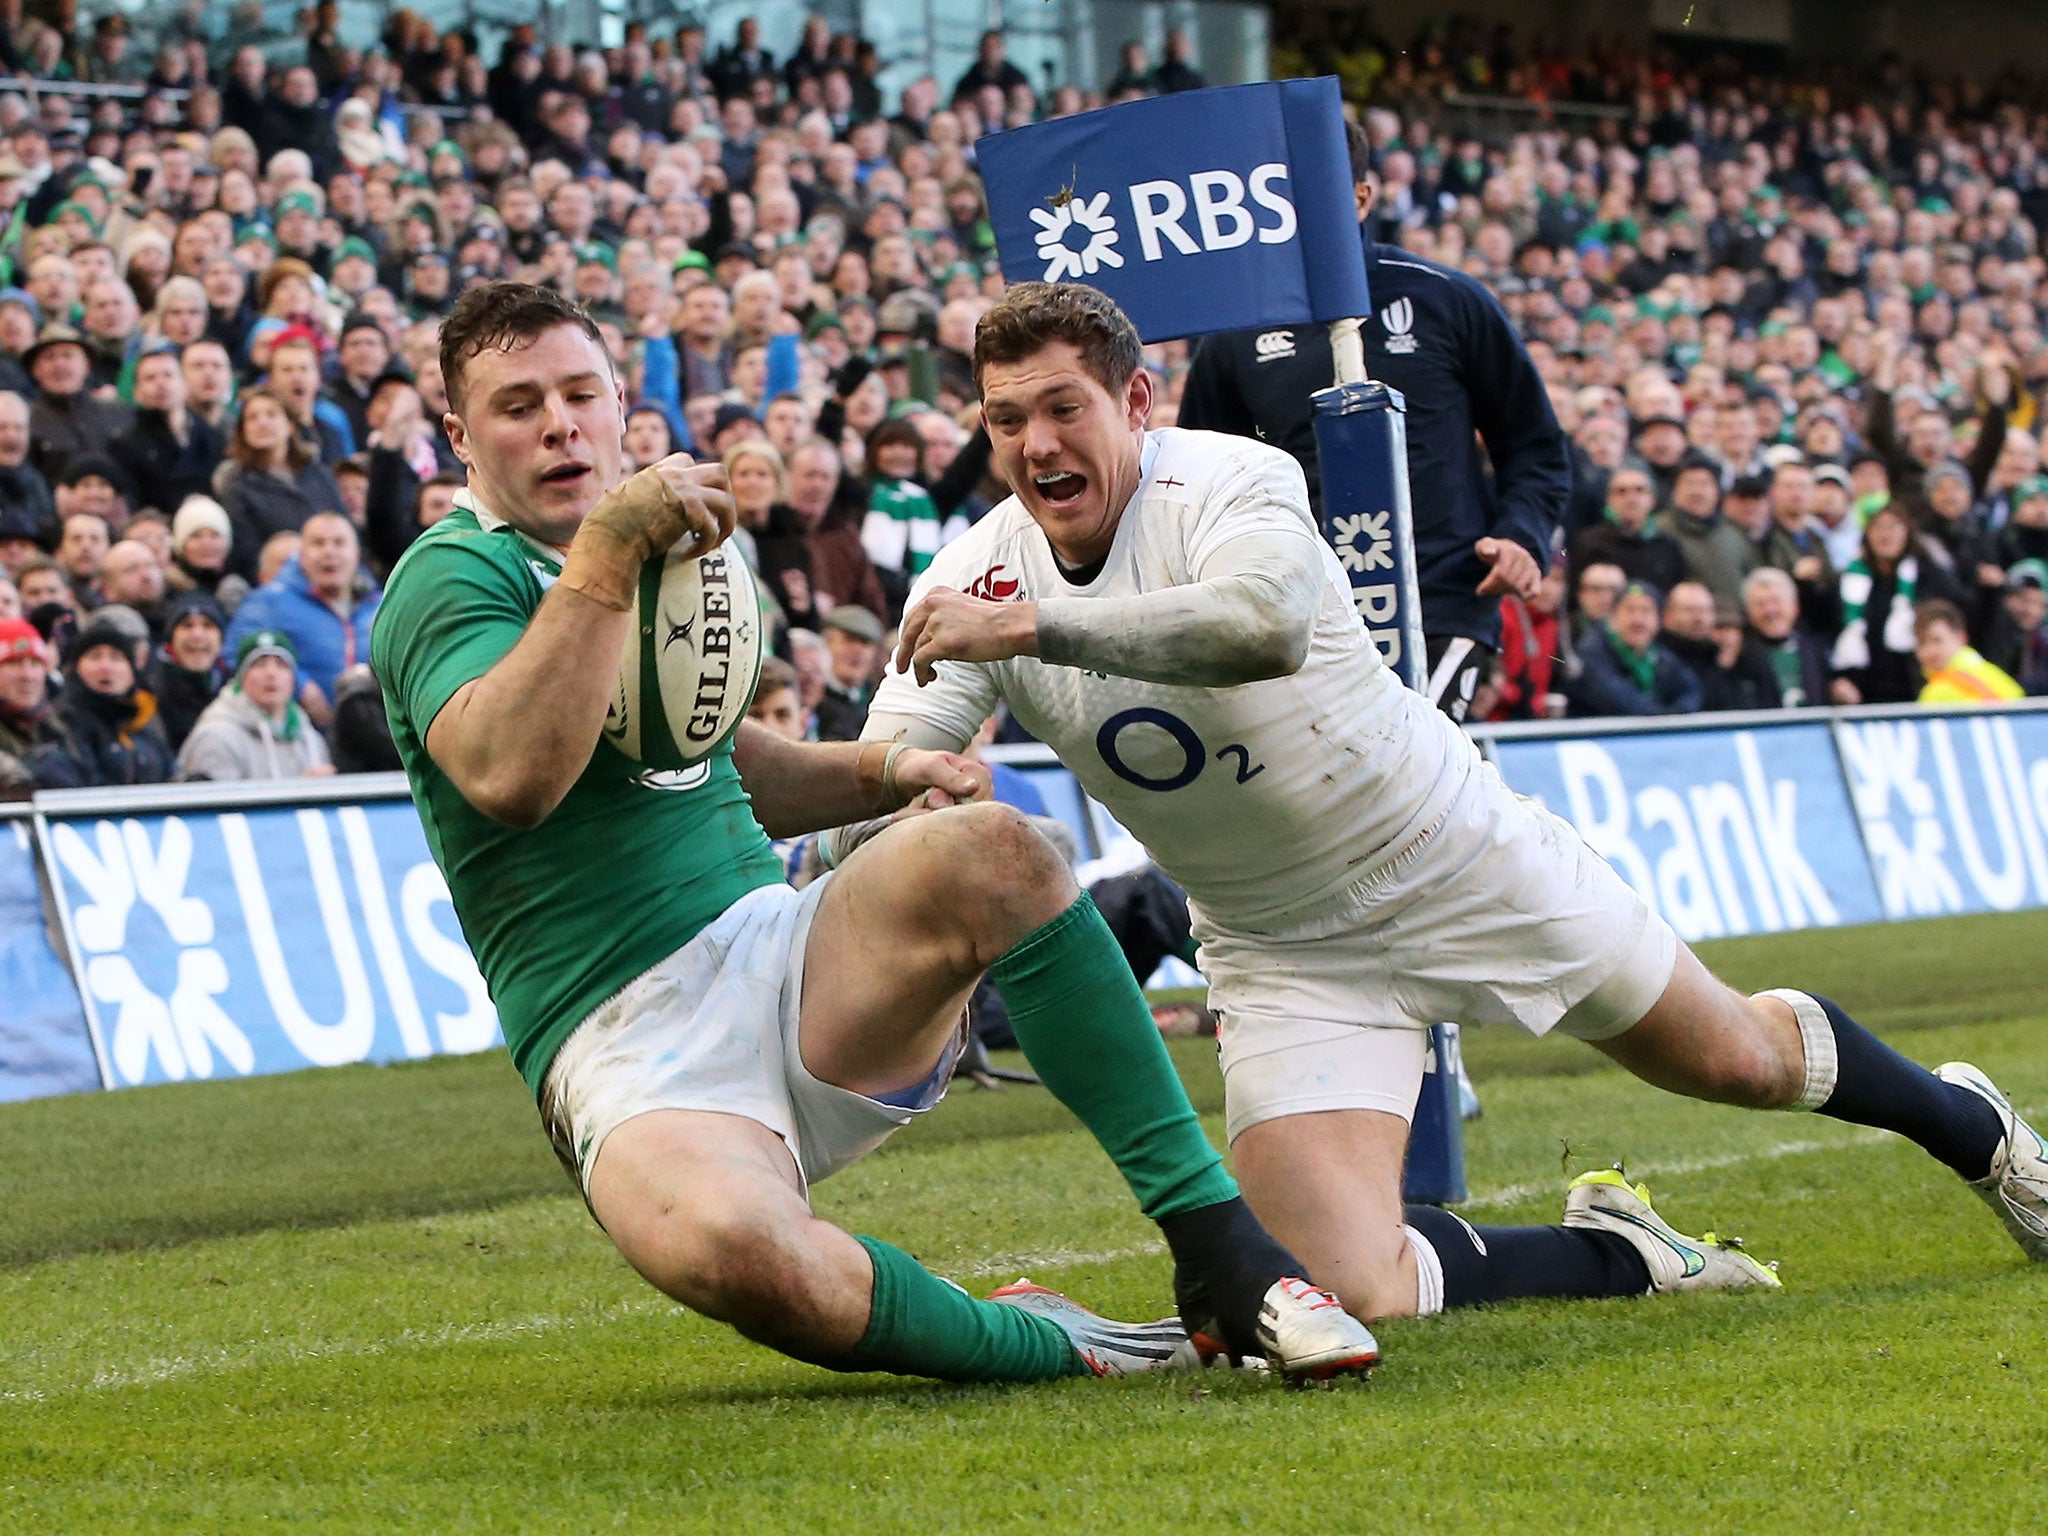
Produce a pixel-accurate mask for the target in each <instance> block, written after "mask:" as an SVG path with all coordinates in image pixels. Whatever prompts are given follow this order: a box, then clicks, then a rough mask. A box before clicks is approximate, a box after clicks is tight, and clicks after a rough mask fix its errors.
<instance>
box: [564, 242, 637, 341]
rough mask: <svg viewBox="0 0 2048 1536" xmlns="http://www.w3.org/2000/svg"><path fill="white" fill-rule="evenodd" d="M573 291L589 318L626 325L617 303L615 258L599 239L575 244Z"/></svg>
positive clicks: (621, 309)
mask: <svg viewBox="0 0 2048 1536" xmlns="http://www.w3.org/2000/svg"><path fill="white" fill-rule="evenodd" d="M574 293H575V296H576V300H577V302H578V303H580V304H581V305H582V306H583V307H584V308H585V309H587V310H589V311H590V315H591V318H592V319H594V320H600V321H604V320H609V321H610V322H611V323H612V324H614V325H621V326H622V325H624V324H626V312H625V310H624V309H623V308H621V307H620V304H619V258H618V256H617V255H616V254H615V253H614V252H613V250H612V248H611V247H610V246H608V245H606V244H605V243H604V242H603V241H601V240H585V241H583V242H582V243H581V244H580V245H578V246H577V247H576V276H575V279H574Z"/></svg>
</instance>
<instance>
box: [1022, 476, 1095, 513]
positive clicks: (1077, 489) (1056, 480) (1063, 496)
mask: <svg viewBox="0 0 2048 1536" xmlns="http://www.w3.org/2000/svg"><path fill="white" fill-rule="evenodd" d="M1031 486H1032V489H1033V490H1035V491H1037V492H1038V496H1039V499H1040V500H1041V501H1043V502H1045V503H1046V504H1047V505H1048V506H1054V507H1061V506H1065V505H1066V504H1067V503H1069V502H1074V501H1079V500H1080V499H1081V493H1082V492H1084V491H1086V490H1087V489H1088V477H1087V476H1086V475H1077V474H1075V473H1074V472H1073V471H1071V470H1065V469H1062V470H1056V471H1053V472H1051V473H1048V474H1043V475H1033V476H1032V477H1031Z"/></svg>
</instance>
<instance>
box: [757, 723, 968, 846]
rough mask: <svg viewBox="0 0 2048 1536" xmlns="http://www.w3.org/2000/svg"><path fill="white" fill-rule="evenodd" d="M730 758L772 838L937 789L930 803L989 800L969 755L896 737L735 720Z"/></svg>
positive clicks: (880, 810)
mask: <svg viewBox="0 0 2048 1536" xmlns="http://www.w3.org/2000/svg"><path fill="white" fill-rule="evenodd" d="M733 764H734V766H735V767H737V768H738V769H739V772H740V783H741V784H742V785H744V786H745V788H746V791H747V795H748V797H749V798H750V799H751V800H752V801H753V802H754V815H755V817H756V818H757V819H758V820H759V821H760V823H761V826H762V829H763V830H764V831H766V832H767V834H768V835H769V836H770V837H799V836H801V835H803V834H804V833H806V832H821V831H824V830H825V829H826V828H828V827H830V828H837V827H841V826H843V825H844V824H846V823H848V822H859V821H864V820H866V819H867V818H870V817H877V816H879V817H886V816H888V815H890V814H891V813H893V812H895V811H899V810H901V809H902V808H903V807H904V806H906V805H908V804H910V802H911V801H913V800H915V799H917V798H918V797H919V796H921V795H924V794H925V793H926V792H927V791H935V792H936V794H937V796H938V797H939V798H938V799H937V800H936V801H935V803H936V804H940V805H950V804H953V803H956V802H958V801H963V800H986V799H987V798H988V797H989V794H990V792H991V788H990V780H989V771H988V769H987V768H986V767H985V766H983V765H982V764H980V763H977V762H975V761H974V760H973V759H972V758H967V757H961V756H960V755H958V754H957V753H954V752H933V751H927V750H925V749H924V748H922V747H914V746H909V745H907V744H905V743H903V742H900V741H790V740H788V739H787V738H785V737H782V736H778V735H776V734H775V732H773V731H771V730H769V729H768V728H767V727H765V726H761V725H756V724H755V723H754V722H753V721H751V720H746V721H742V722H741V723H740V730H739V735H738V736H737V737H736V738H735V739H734V741H733Z"/></svg>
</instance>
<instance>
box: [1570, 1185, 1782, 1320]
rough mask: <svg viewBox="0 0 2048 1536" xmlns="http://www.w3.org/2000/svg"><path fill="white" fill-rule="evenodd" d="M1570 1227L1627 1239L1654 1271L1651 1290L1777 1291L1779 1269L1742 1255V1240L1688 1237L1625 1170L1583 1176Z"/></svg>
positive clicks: (1574, 1194) (1574, 1190)
mask: <svg viewBox="0 0 2048 1536" xmlns="http://www.w3.org/2000/svg"><path fill="white" fill-rule="evenodd" d="M1564 1224H1565V1225H1566V1226H1568V1227H1583V1228H1588V1229H1591V1230H1593V1231H1598V1232H1612V1233H1614V1234H1616V1235H1617V1236H1620V1237H1624V1238H1627V1239H1628V1241H1629V1243H1630V1245H1631V1246H1632V1247H1634V1249H1635V1250H1636V1252H1637V1253H1639V1254H1641V1255H1642V1256H1643V1263H1644V1264H1645V1265H1646V1266H1647V1267H1648V1269H1649V1271H1650V1289H1651V1290H1653V1291H1656V1292H1659V1293H1662V1292H1665V1291H1747V1290H1752V1289H1766V1290H1777V1289H1778V1288H1779V1280H1778V1276H1777V1274H1776V1273H1775V1270H1774V1268H1771V1267H1766V1266H1765V1265H1762V1264H1759V1263H1757V1261H1756V1260H1755V1259H1752V1258H1751V1257H1750V1256H1749V1255H1748V1254H1746V1253H1744V1252H1743V1251H1742V1242H1741V1240H1740V1239H1739V1238H1721V1237H1716V1236H1715V1235H1714V1234H1713V1233H1711V1232H1709V1233H1707V1234H1706V1236H1704V1237H1687V1236H1686V1235H1685V1234H1684V1233H1683V1232H1680V1231H1678V1230H1677V1229H1676V1228H1675V1227H1673V1226H1672V1225H1671V1224H1670V1223H1669V1222H1667V1221H1665V1220H1664V1218H1663V1217H1661V1216H1659V1215H1658V1214H1657V1213H1656V1211H1655V1210H1653V1209H1652V1208H1651V1206H1650V1191H1649V1189H1648V1188H1647V1187H1645V1186H1644V1185H1641V1184H1630V1183H1629V1181H1628V1178H1627V1176H1626V1175H1624V1174H1623V1173H1622V1171H1621V1170H1620V1169H1619V1168H1613V1169H1603V1170H1601V1171H1600V1172H1598V1173H1582V1174H1580V1175H1579V1176H1578V1177H1577V1178H1576V1179H1573V1180H1572V1183H1571V1188H1570V1189H1569V1190H1567V1191H1566V1193H1565V1200H1564Z"/></svg>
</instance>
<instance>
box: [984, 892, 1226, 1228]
mask: <svg viewBox="0 0 2048 1536" xmlns="http://www.w3.org/2000/svg"><path fill="white" fill-rule="evenodd" d="M989 975H990V976H991V977H993V978H994V979H995V982H996V985H997V986H998V987H1000V988H1001V989H1002V993H1003V1002H1004V1003H1005V1004H1006V1005H1007V1006H1008V1007H1009V1010H1010V1024H1011V1027H1012V1028H1014V1029H1015V1030H1016V1032H1017V1043H1018V1044H1019V1045H1020V1046H1022V1047H1023V1048H1024V1054H1025V1056H1026V1057H1027V1058H1029V1060H1030V1062H1031V1067H1032V1070H1033V1071H1035V1072H1036V1073H1037V1074H1038V1075H1039V1076H1040V1077H1041V1078H1043V1079H1044V1080H1045V1085H1046V1087H1048V1088H1050V1089H1051V1090H1052V1092H1053V1096H1054V1097H1055V1098H1057V1099H1058V1100H1059V1101H1060V1102H1061V1103H1062V1104H1064V1105H1066V1106H1067V1108H1068V1109H1070V1110H1072V1111H1073V1112H1074V1113H1075V1115H1077V1116H1078V1117H1079V1118H1080V1121H1081V1123H1082V1124H1083V1125H1085V1126H1086V1127H1087V1128H1088V1130H1089V1132H1090V1134H1092V1135H1093V1136H1094V1137H1095V1139H1096V1140H1097V1141H1098V1142H1100V1143H1101V1144H1102V1148H1103V1150H1104V1151H1105V1152H1107V1153H1108V1154H1109V1156H1110V1160H1111V1161H1112V1162H1114V1163H1115V1164H1116V1166H1117V1169H1118V1171H1119V1172H1121V1173H1122V1174H1123V1176H1124V1178H1125V1180H1126V1181H1127V1182H1128V1183H1129V1184H1130V1186H1131V1193H1132V1194H1133V1195H1135V1196H1137V1200H1138V1205H1139V1207H1140V1209H1142V1210H1143V1211H1144V1213H1145V1214H1146V1215H1147V1216H1149V1217H1151V1218H1152V1219H1153V1220H1155V1221H1157V1220H1159V1219H1160V1218H1161V1217H1165V1216H1173V1215H1177V1214H1179V1213H1181V1212H1185V1211H1191V1210H1195V1209H1197V1208H1198V1207H1201V1206H1208V1205H1217V1204H1219V1203H1221V1202H1223V1201H1227V1200H1232V1199H1234V1198H1236V1195H1237V1181H1236V1180H1234V1179H1232V1178H1231V1176H1230V1175H1229V1174H1228V1173H1227V1172H1225V1171H1224V1167H1223V1159H1222V1158H1221V1157H1220V1156H1218V1155H1217V1152H1216V1149H1215V1148H1214V1147H1213V1146H1211V1145H1210V1143H1209V1138H1208V1137H1207V1136H1205V1135H1204V1134H1203V1133H1202V1126H1201V1122H1200V1121H1199V1120H1197V1119H1196V1117H1195V1109H1194V1106H1193V1105H1192V1104H1190V1103H1189V1102H1188V1096H1187V1091H1186V1090H1185V1089H1183V1088H1182V1087H1181V1082H1180V1078H1179V1076H1178V1075H1177V1074H1176V1073H1175V1072H1174V1070H1173V1061H1172V1059H1171V1058H1170V1057H1169V1056H1168V1055H1167V1054H1166V1046H1165V1045H1164V1044H1163V1043H1162V1042H1161V1040H1160V1038H1159V1031H1158V1029H1157V1028H1155V1027H1154V1026H1153V1023H1152V1011H1151V1009H1150V1008H1148V1007H1147V1006H1146V1004H1145V995H1144V993H1142V992H1141V991H1139V990H1138V982H1137V979H1136V978H1135V977H1133V976H1132V975H1131V968H1130V965H1129V963H1128V962H1127V961H1126V960H1125V959H1124V955H1123V951H1122V950H1121V949H1120V948H1118V947H1117V942H1116V940H1115V938H1114V937H1113V936H1112V935H1111V934H1110V931H1109V925H1108V924H1107V923H1105V922H1103V920H1102V914H1101V913H1100V912H1098V911H1096V910H1095V903H1094V902H1092V901H1090V900H1089V899H1088V897H1087V896H1086V895H1085V894H1084V895H1082V896H1081V897H1080V898H1079V899H1077V900H1076V901H1075V902H1074V904H1073V905H1072V906H1071V907H1069V908H1067V910H1066V911H1064V912H1062V913H1061V914H1060V915H1059V916H1058V917H1056V918H1054V919H1053V920H1052V921H1051V922H1049V923H1047V924H1046V925H1045V926H1044V927H1043V928H1040V929H1039V930H1038V931H1037V932H1036V933H1034V934H1032V935H1030V936H1029V937H1028V938H1026V939H1024V940H1022V941H1021V942H1020V943H1018V944H1017V945H1015V946H1014V947H1013V948H1011V949H1010V950H1009V951H1008V952H1007V953H1005V954H1004V955H1003V956H1002V957H1001V958H1000V959H998V960H997V961H996V963H995V964H994V965H992V966H990V967H989Z"/></svg>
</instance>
